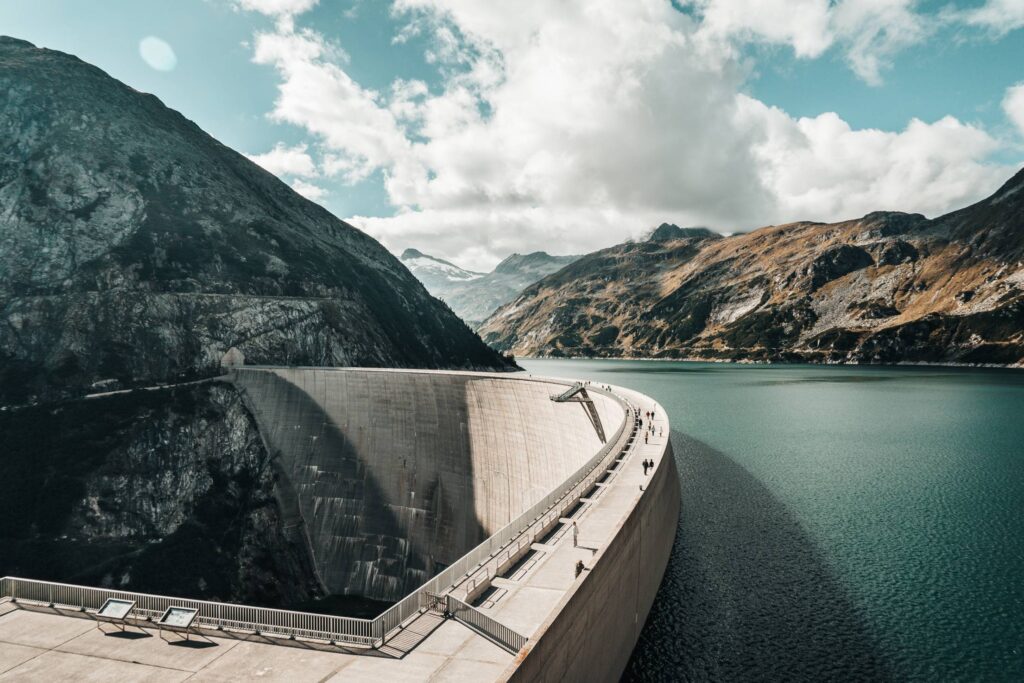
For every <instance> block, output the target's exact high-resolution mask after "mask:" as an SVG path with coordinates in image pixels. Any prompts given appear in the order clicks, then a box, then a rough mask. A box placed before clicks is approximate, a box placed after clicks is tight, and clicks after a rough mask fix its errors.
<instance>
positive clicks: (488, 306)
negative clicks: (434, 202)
mask: <svg viewBox="0 0 1024 683" xmlns="http://www.w3.org/2000/svg"><path fill="white" fill-rule="evenodd" d="M578 258H579V257H578V256H551V255H550V254H548V253H546V252H543V251H535V252H533V253H531V254H512V255H511V256H509V257H508V258H506V259H505V260H504V261H502V262H501V263H499V264H498V265H497V266H496V267H495V268H494V270H493V271H491V272H490V273H476V272H473V271H469V270H465V269H462V268H459V267H458V266H456V265H455V264H453V263H450V262H448V261H444V260H442V259H438V258H435V257H433V256H429V255H427V254H424V253H422V252H420V251H417V250H416V249H406V250H405V251H404V252H403V253H402V262H403V263H405V264H406V265H407V266H408V267H409V270H411V271H412V273H413V275H415V276H416V277H417V278H419V280H420V281H421V282H422V283H423V284H424V285H425V286H426V287H427V289H428V290H430V293H431V294H433V295H434V296H436V297H438V298H440V299H443V300H444V301H445V302H446V303H447V304H448V305H449V306H451V307H452V310H453V311H455V313H457V314H458V315H459V316H460V317H461V318H462V319H463V320H465V321H466V322H467V323H469V324H470V325H472V326H476V325H479V324H480V321H482V320H484V319H485V318H486V317H487V316H489V315H490V314H491V313H493V312H494V311H495V309H497V308H498V307H499V306H501V305H502V304H506V303H508V302H509V301H511V300H512V299H514V298H515V297H516V296H518V295H519V293H520V292H522V291H523V290H524V289H525V288H526V287H528V286H530V285H531V284H533V283H534V282H536V281H537V280H540V279H541V278H542V277H545V276H546V275H550V274H551V273H554V272H557V271H558V270H561V269H562V268H563V267H565V266H566V265H568V264H570V263H572V262H573V261H575V260H576V259H578Z"/></svg>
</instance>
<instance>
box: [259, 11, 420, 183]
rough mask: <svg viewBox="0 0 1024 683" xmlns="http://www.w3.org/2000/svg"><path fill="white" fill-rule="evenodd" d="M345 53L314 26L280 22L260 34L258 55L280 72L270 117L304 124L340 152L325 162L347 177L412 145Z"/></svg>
mask: <svg viewBox="0 0 1024 683" xmlns="http://www.w3.org/2000/svg"><path fill="white" fill-rule="evenodd" d="M346 59H347V58H346V56H345V55H344V53H343V52H342V51H341V50H340V49H338V48H337V47H335V46H333V45H331V44H329V43H328V42H327V41H325V40H324V39H323V38H322V37H321V36H319V35H318V34H316V33H314V32H312V31H299V32H296V31H294V30H292V28H291V27H290V26H282V25H278V27H277V30H276V31H275V32H271V33H260V34H257V36H256V44H255V52H254V56H253V61H255V62H256V63H257V64H268V65H271V66H273V67H275V68H276V69H277V70H278V72H279V74H280V77H281V82H280V84H279V86H278V96H277V99H276V101H275V103H274V109H273V111H272V112H271V117H272V118H273V119H275V120H277V121H282V122H286V123H292V124H295V125H298V126H302V127H304V128H305V129H306V130H308V131H309V132H311V133H313V134H315V135H317V136H319V137H321V138H322V139H323V142H324V144H325V146H326V147H328V148H329V149H332V150H335V151H336V152H338V154H335V155H334V156H332V157H330V158H328V159H325V163H324V168H325V170H326V171H328V172H329V173H338V174H341V175H342V176H343V178H344V179H345V180H346V181H347V182H357V181H359V180H361V179H363V178H365V177H366V176H367V175H369V173H371V172H372V171H373V170H375V169H377V168H380V167H383V166H388V165H392V164H395V163H396V161H397V159H398V158H399V157H400V156H402V155H403V154H404V153H405V151H406V150H407V149H408V147H409V143H408V141H407V140H406V138H405V135H404V134H403V132H402V131H401V130H400V129H399V128H398V125H397V123H396V121H395V118H394V115H393V114H391V113H390V112H389V111H388V110H387V109H386V108H385V107H383V106H382V104H381V97H380V95H379V94H378V93H376V92H374V91H372V90H368V89H365V88H363V87H361V86H360V85H359V84H358V83H356V82H355V81H354V80H352V78H350V77H349V75H348V74H347V73H346V72H345V71H344V69H343V68H342V64H343V63H344V62H345V61H346Z"/></svg>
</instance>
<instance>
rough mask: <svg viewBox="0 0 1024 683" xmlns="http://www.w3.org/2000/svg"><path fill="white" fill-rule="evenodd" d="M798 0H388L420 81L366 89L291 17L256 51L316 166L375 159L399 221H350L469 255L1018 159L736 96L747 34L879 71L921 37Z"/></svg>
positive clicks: (876, 199) (720, 219) (347, 177)
mask: <svg viewBox="0 0 1024 683" xmlns="http://www.w3.org/2000/svg"><path fill="white" fill-rule="evenodd" d="M769 4H770V3H769ZM794 4H799V5H801V6H803V7H804V8H805V9H806V11H807V12H809V13H810V14H809V15H808V16H805V17H803V18H802V19H799V17H797V18H794V17H793V16H791V15H789V14H787V7H790V3H777V4H775V5H772V6H773V7H774V8H775V11H776V12H777V13H779V14H780V16H779V17H776V19H773V20H772V22H774V23H772V22H767V20H766V21H764V22H762V21H760V20H757V21H755V20H754V19H756V16H753V15H755V14H756V13H757V12H760V11H761V9H760V8H762V7H763V6H764V5H763V3H760V2H758V3H748V4H746V5H742V6H741V5H738V4H734V5H730V7H729V8H727V9H729V11H725V9H723V8H725V7H726V6H725V5H718V4H715V3H712V2H710V1H709V2H704V3H703V6H704V8H705V15H704V21H705V22H706V21H708V18H707V17H708V15H707V12H712V11H713V12H717V13H718V14H716V15H715V16H716V17H717V18H715V19H713V22H714V23H713V25H710V24H702V23H700V21H699V19H695V18H693V17H691V16H688V15H687V14H684V13H682V12H678V11H676V10H675V9H673V8H672V6H671V5H670V3H668V2H664V1H662V0H631V1H630V2H621V0H561V1H560V2H558V3H551V2H550V0H520V1H518V2H515V3H481V2H478V1H477V0H397V2H396V3H395V6H394V11H395V16H396V17H397V18H399V20H402V21H406V22H408V25H409V26H413V27H414V28H413V29H409V31H418V32H420V34H421V35H425V36H427V37H428V38H430V39H431V44H432V47H431V55H432V57H431V58H432V59H433V60H434V63H435V64H436V65H437V67H438V68H439V69H440V71H441V73H442V76H443V78H442V82H441V84H440V86H437V85H435V86H434V87H432V88H428V87H427V86H426V85H425V84H424V83H421V82H418V81H396V82H395V83H394V84H392V87H390V88H389V89H388V90H387V91H386V92H377V91H374V90H371V89H368V88H365V87H363V86H361V85H360V84H359V83H357V82H356V81H355V80H354V79H352V78H351V76H350V75H349V74H348V72H347V70H346V69H347V67H348V61H347V57H346V56H345V55H344V53H343V52H341V50H340V49H339V48H338V47H337V46H333V45H331V44H330V43H329V42H328V41H326V40H324V39H323V38H322V37H321V36H319V35H318V34H316V33H314V32H311V31H308V30H296V29H295V28H294V27H292V26H291V25H288V24H284V23H281V22H279V23H278V26H277V27H276V29H275V30H274V31H273V32H269V33H262V34H259V35H257V37H256V41H255V53H254V60H255V61H256V62H258V63H261V64H267V65H270V66H273V67H274V68H275V69H276V70H277V72H278V74H279V78H280V83H279V91H278V97H277V100H276V101H275V104H274V108H273V111H272V112H271V116H272V117H273V118H274V119H275V120H278V121H282V122H287V123H291V124H294V125H297V126H301V127H302V128H304V129H305V130H306V131H307V132H308V133H309V134H310V135H311V137H312V138H313V139H315V140H316V149H317V150H322V154H321V155H320V159H319V166H320V168H322V169H323V172H324V173H325V174H327V175H328V176H331V175H336V176H337V177H338V178H339V179H340V180H341V181H342V182H354V181H358V180H360V179H362V178H365V177H367V176H368V175H369V174H371V173H374V172H378V171H379V172H381V173H382V175H383V177H384V183H385V189H386V191H387V193H388V197H389V199H390V201H391V203H392V204H393V205H394V206H395V207H396V215H394V216H392V217H383V218H381V217H377V218H374V217H356V218H353V219H352V220H353V222H355V223H356V224H358V225H360V226H362V227H364V228H365V229H366V230H367V231H368V232H370V233H371V234H372V235H374V236H375V237H377V238H378V239H381V240H382V241H383V242H384V243H385V244H386V245H387V246H389V247H390V248H392V249H395V250H400V249H403V248H404V247H406V246H410V245H412V246H418V247H420V248H425V249H429V250H430V251H431V252H432V253H435V254H436V255H438V256H442V257H445V258H452V259H456V260H457V262H459V263H460V264H462V265H464V266H467V267H472V268H475V269H485V268H488V267H490V266H493V265H494V263H495V262H496V261H497V260H498V259H500V258H502V257H504V256H506V255H507V254H508V253H509V252H510V251H530V250H534V249H538V248H543V249H546V250H548V251H551V252H553V253H579V252H585V251H592V250H593V249H596V248H600V247H604V246H609V245H611V244H614V243H617V242H620V241H622V240H623V239H625V238H626V237H629V236H636V235H639V234H641V233H642V232H644V231H646V230H648V229H649V228H651V227H652V226H654V225H657V224H658V223H660V222H662V221H670V222H674V223H677V224H679V225H694V224H702V225H711V226H714V227H716V228H719V229H722V230H723V231H734V230H737V229H747V228H752V227H757V226H760V225H765V224H769V223H778V222H782V221H790V220H797V219H808V220H839V219H844V218H850V217H855V216H859V215H863V214H864V213H867V212H869V211H873V210H876V209H899V210H906V211H920V212H924V213H926V214H930V215H934V214H936V213H939V212H942V211H945V210H946V209H949V208H953V207H955V206H958V205H961V204H964V203H966V202H969V201H972V200H975V199H978V198H980V197H982V196H984V195H986V194H988V193H990V192H991V191H993V190H994V189H995V187H997V186H998V185H999V183H1000V182H1001V181H1002V180H1003V179H1004V177H1005V176H1006V175H1008V174H1009V170H1008V169H1006V168H1004V167H999V166H997V165H993V164H989V163H987V161H986V160H987V159H988V158H989V156H990V155H991V153H992V151H993V150H994V149H995V145H996V142H995V141H994V140H993V139H992V138H991V137H990V136H989V135H988V134H986V133H985V132H984V131H983V130H981V129H979V128H977V127H974V126H971V125H967V124H964V123H961V122H959V121H957V120H956V119H953V118H948V117H947V118H943V119H940V120H939V121H935V122H932V123H926V122H922V121H917V120H913V121H911V122H910V123H909V124H908V125H907V126H906V128H905V129H904V130H902V131H897V132H891V131H877V130H857V129H854V128H852V127H851V126H850V125H849V124H847V123H846V122H844V121H843V120H842V119H841V118H840V117H839V116H838V115H836V114H831V113H825V114H822V115H820V116H817V117H811V118H802V119H794V118H792V117H790V116H789V115H788V114H786V113H785V112H784V111H781V110H779V109H775V108H772V107H768V106H766V105H765V104H764V103H761V102H759V101H757V100H755V99H752V98H750V97H749V96H745V95H742V94H741V92H742V90H743V88H744V84H745V78H746V76H747V69H748V67H747V65H746V64H745V63H744V62H743V61H742V58H741V57H739V56H738V53H737V51H736V50H735V49H734V47H733V45H732V43H731V41H732V40H734V39H738V38H735V37H736V36H737V35H741V34H743V32H744V31H746V32H747V33H748V34H749V35H748V36H747V39H752V40H754V39H756V40H764V41H768V42H783V43H788V44H792V45H793V46H794V50H796V51H797V52H798V53H800V54H803V55H806V56H812V55H815V54H822V53H823V51H824V50H826V49H828V46H829V45H833V44H839V45H842V46H843V49H844V50H845V54H846V58H847V59H848V60H849V61H850V63H851V66H852V67H853V68H854V69H855V70H856V71H857V72H858V73H859V74H860V75H861V76H862V77H863V78H865V79H868V80H871V79H873V78H876V77H878V76H879V74H880V72H881V71H882V69H884V67H885V65H886V64H887V60H888V59H890V58H891V56H892V55H893V54H894V53H895V51H897V50H898V49H900V48H901V47H903V46H905V45H907V44H909V43H910V42H913V41H914V40H919V39H921V37H922V36H923V34H924V32H926V31H927V30H928V28H927V26H925V25H923V24H922V23H920V22H919V21H918V19H917V18H916V15H915V14H914V13H913V6H912V3H910V2H904V1H902V0H896V1H895V2H882V1H881V0H877V1H876V0H844V2H841V3H839V4H838V5H830V4H828V3H826V2H824V0H823V1H822V2H814V1H812V0H800V1H799V3H794ZM737 8H739V9H740V10H744V11H736V9H737ZM748 15H750V16H748ZM757 16H760V15H757ZM797 19H799V21H798V20H797ZM801 21H803V22H804V23H800V22H801ZM755 33H756V35H755Z"/></svg>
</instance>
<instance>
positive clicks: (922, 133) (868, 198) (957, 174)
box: [739, 95, 1011, 220]
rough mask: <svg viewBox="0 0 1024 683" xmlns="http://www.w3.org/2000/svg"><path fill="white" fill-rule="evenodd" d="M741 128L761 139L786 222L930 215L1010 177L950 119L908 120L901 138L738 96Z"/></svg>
mask: <svg viewBox="0 0 1024 683" xmlns="http://www.w3.org/2000/svg"><path fill="white" fill-rule="evenodd" d="M739 123H740V125H743V126H746V127H750V128H754V129H756V130H758V131H759V132H760V138H759V139H758V140H757V141H756V142H755V144H754V147H753V150H754V154H755V156H756V158H757V161H758V166H759V168H760V169H761V178H762V180H763V181H764V182H765V184H766V185H767V187H768V188H769V189H770V192H771V195H772V196H773V197H774V198H775V200H776V202H777V209H776V211H777V215H778V216H780V217H781V218H782V219H783V220H796V219H801V218H815V217H827V218H829V219H838V218H856V217H859V216H861V215H863V214H864V213H866V212H867V211H871V210H904V211H916V212H920V213H924V214H926V215H933V216H934V215H936V214H940V213H943V212H946V211H949V210H950V209H954V208H957V207H959V206H962V205H964V204H966V203H968V202H970V201H973V200H975V199H977V198H978V197H979V193H983V194H984V193H988V192H991V191H993V190H994V189H995V188H996V187H998V186H999V185H1000V184H1001V183H1002V182H1003V181H1004V180H1005V179H1006V177H1007V175H1009V174H1010V173H1011V169H1009V168H1006V167H1001V166H998V165H994V164H986V163H983V162H982V161H981V160H983V159H985V158H987V157H988V156H989V155H990V154H991V153H992V152H994V151H995V150H996V149H997V147H998V143H997V141H996V140H995V139H993V138H992V137H991V136H990V135H989V134H988V133H986V132H985V131H983V130H981V129H979V128H976V127H974V126H970V125H967V124H964V123H961V122H960V121H958V120H957V119H955V118H953V117H951V116H947V117H945V118H942V119H940V120H939V121H936V122H934V123H931V124H929V123H925V122H924V121H920V120H918V119H913V120H911V121H910V123H909V124H907V127H906V128H905V129H904V130H902V131H899V132H887V131H881V130H873V129H861V130H854V129H853V128H851V127H850V125H849V124H848V123H846V122H845V121H843V120H842V119H841V118H840V117H839V116H838V115H836V114H834V113H826V114H821V115H819V116H816V117H813V118H799V119H794V118H792V117H790V116H789V115H788V114H786V113H785V112H784V111H782V110H780V109H778V108H776V107H768V106H767V105H765V104H763V103H762V102H759V101H757V100H755V99H753V98H750V97H745V96H742V95H741V96H740V112H739Z"/></svg>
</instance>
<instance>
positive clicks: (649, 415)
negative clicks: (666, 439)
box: [640, 410, 665, 443]
mask: <svg viewBox="0 0 1024 683" xmlns="http://www.w3.org/2000/svg"><path fill="white" fill-rule="evenodd" d="M644 418H646V419H647V420H650V422H648V424H647V429H645V430H644V443H647V439H648V437H652V436H655V429H654V411H653V410H645V411H644V416H643V417H641V418H640V426H641V427H643V426H644ZM664 433H665V428H664V427H658V430H657V436H661V435H662V434H664Z"/></svg>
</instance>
